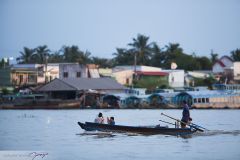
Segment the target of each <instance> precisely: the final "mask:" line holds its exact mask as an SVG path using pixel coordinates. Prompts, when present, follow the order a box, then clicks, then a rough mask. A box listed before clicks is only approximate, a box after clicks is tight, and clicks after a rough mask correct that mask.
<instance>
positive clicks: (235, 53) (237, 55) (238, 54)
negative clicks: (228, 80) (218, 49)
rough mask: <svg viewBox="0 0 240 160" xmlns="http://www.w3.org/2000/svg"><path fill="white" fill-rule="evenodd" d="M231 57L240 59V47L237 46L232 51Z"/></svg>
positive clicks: (236, 59)
mask: <svg viewBox="0 0 240 160" xmlns="http://www.w3.org/2000/svg"><path fill="white" fill-rule="evenodd" d="M231 57H232V59H233V60H234V61H240V49H238V48H237V49H236V50H235V51H232V52H231Z"/></svg>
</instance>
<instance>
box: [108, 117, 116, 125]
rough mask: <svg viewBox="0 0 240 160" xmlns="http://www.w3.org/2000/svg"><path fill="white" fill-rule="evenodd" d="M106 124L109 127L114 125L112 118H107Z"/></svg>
mask: <svg viewBox="0 0 240 160" xmlns="http://www.w3.org/2000/svg"><path fill="white" fill-rule="evenodd" d="M107 122H108V124H109V125H115V121H114V117H110V118H108V117H107Z"/></svg>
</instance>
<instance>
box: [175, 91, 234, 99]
mask: <svg viewBox="0 0 240 160" xmlns="http://www.w3.org/2000/svg"><path fill="white" fill-rule="evenodd" d="M183 93H187V94H189V95H190V96H192V97H193V98H208V97H227V96H232V95H237V94H236V93H233V92H228V91H226V90H225V91H222V90H206V91H205V90H204V91H188V92H181V93H179V94H177V95H176V96H178V95H180V94H183Z"/></svg>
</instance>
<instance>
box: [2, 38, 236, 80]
mask: <svg viewBox="0 0 240 160" xmlns="http://www.w3.org/2000/svg"><path fill="white" fill-rule="evenodd" d="M128 46H129V47H130V48H116V52H115V53H113V56H114V57H113V58H112V59H107V58H99V57H95V56H93V57H91V53H90V52H89V51H85V52H84V51H81V50H80V49H79V48H78V46H76V45H72V46H63V47H62V48H61V49H60V50H59V51H54V52H52V51H51V50H50V49H48V47H47V46H46V45H43V46H38V47H36V48H33V49H31V48H27V47H24V48H23V51H21V52H20V54H21V55H20V56H19V57H18V58H17V61H18V63H24V64H29V63H41V64H44V63H46V62H48V63H62V62H77V63H79V64H88V63H94V64H97V65H99V66H100V67H103V68H105V67H114V66H116V65H134V64H135V63H134V58H135V55H136V64H137V65H151V66H155V67H161V68H163V69H170V67H171V63H172V62H175V63H176V64H177V66H178V67H177V69H184V70H189V71H191V70H211V68H212V65H213V63H214V62H215V61H216V60H217V59H218V54H217V53H214V52H213V51H211V53H210V57H209V58H208V57H206V56H196V54H195V53H192V54H187V53H185V52H184V51H183V49H182V48H181V46H180V44H178V43H169V44H167V45H165V46H164V47H163V48H160V46H158V45H157V43H156V42H151V41H150V37H148V36H145V35H142V34H138V35H137V37H136V38H133V39H132V42H131V43H128ZM47 57H48V58H47ZM231 57H232V58H233V59H234V60H235V61H240V49H236V50H234V51H232V52H231ZM2 66H3V60H2V61H1V62H0V67H2ZM199 83H200V82H199Z"/></svg>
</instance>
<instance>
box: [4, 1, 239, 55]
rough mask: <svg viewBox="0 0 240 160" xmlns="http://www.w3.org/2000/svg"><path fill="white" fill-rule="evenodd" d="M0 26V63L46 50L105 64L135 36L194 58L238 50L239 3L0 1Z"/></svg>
mask: <svg viewBox="0 0 240 160" xmlns="http://www.w3.org/2000/svg"><path fill="white" fill-rule="evenodd" d="M0 22H1V24H0V57H9V56H13V57H17V56H19V51H21V50H22V48H23V47H24V46H27V47H30V48H34V47H37V46H39V45H44V44H46V45H48V47H49V48H50V49H52V50H58V49H60V48H61V46H63V45H78V46H79V48H80V49H81V50H83V51H85V50H88V51H90V52H91V53H92V56H99V57H107V58H110V57H113V56H112V53H114V52H115V50H116V47H127V44H128V43H130V42H132V38H135V37H136V36H137V34H138V33H141V34H144V35H146V36H150V41H155V42H157V43H158V45H159V46H160V47H164V45H166V44H168V43H169V42H177V43H180V45H181V47H182V48H183V49H184V51H185V52H186V53H189V54H191V53H192V52H195V53H196V54H197V55H199V56H202V55H208V54H209V53H210V51H211V49H213V50H214V51H215V52H217V53H219V54H220V55H224V54H229V52H230V51H232V50H234V49H236V48H240V0H0Z"/></svg>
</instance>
